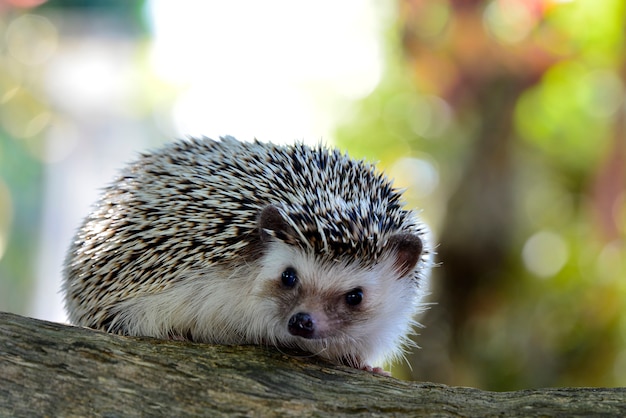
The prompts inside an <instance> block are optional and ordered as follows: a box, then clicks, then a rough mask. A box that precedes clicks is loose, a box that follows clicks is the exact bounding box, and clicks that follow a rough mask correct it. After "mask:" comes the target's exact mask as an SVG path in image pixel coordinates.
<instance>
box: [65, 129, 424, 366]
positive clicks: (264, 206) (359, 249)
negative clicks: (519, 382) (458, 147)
mask: <svg viewBox="0 0 626 418" xmlns="http://www.w3.org/2000/svg"><path fill="white" fill-rule="evenodd" d="M220 139H221V140H220V141H214V140H211V139H208V138H202V139H193V138H192V139H189V140H186V141H179V142H175V143H172V144H170V145H168V146H166V147H164V148H163V149H161V150H159V151H156V152H153V153H146V154H142V155H141V157H140V158H139V159H138V160H137V161H136V162H134V163H133V164H130V165H129V166H128V167H126V169H125V170H123V171H122V173H121V175H120V176H119V177H118V178H117V179H116V180H115V181H114V182H113V184H112V185H110V186H109V187H108V188H106V189H105V190H104V193H103V195H102V196H101V198H100V200H99V201H98V202H97V204H96V206H95V208H94V211H93V213H91V214H90V215H89V216H88V217H87V218H86V219H85V221H84V222H83V224H82V226H81V227H80V229H79V231H78V233H77V235H76V237H75V239H74V242H73V244H72V245H71V247H70V250H69V254H68V257H67V260H66V265H65V280H64V285H63V287H64V291H65V293H66V307H67V310H68V312H69V317H70V320H71V321H72V322H73V323H75V324H77V325H81V326H87V327H91V328H97V329H102V330H105V331H108V332H114V333H118V334H123V335H136V336H152V337H157V338H174V339H186V340H191V341H198V342H206V343H217V344H265V345H272V346H276V347H293V348H299V349H301V350H304V351H306V352H309V353H312V354H315V355H319V356H320V357H323V358H326V359H328V360H331V361H333V362H335V363H342V364H346V365H350V366H352V367H357V368H362V369H366V370H372V371H374V372H378V373H385V372H384V371H383V370H382V369H381V368H380V367H372V365H374V364H378V363H379V362H383V361H389V360H393V359H394V358H396V357H398V356H399V355H401V354H402V350H403V348H404V347H405V346H406V345H407V344H408V343H409V338H408V335H409V334H410V332H411V330H412V328H413V327H414V326H415V325H416V322H415V321H414V316H415V315H416V314H417V313H419V312H421V311H422V310H423V308H424V304H423V303H422V302H421V300H422V298H423V296H424V295H425V293H426V287H427V276H428V272H429V270H430V267H431V258H432V257H431V251H430V249H429V247H428V240H427V236H426V235H427V233H426V229H425V226H423V225H422V224H421V223H420V221H419V219H418V217H417V215H416V214H415V212H413V211H410V210H405V209H402V203H401V194H400V193H399V192H398V191H396V190H395V189H394V188H393V187H392V184H391V182H390V181H388V180H387V179H386V178H385V177H384V176H383V175H382V174H379V173H377V172H376V171H375V169H374V167H373V166H371V165H369V164H367V163H364V162H363V161H354V160H352V159H350V158H348V157H347V156H346V155H343V154H341V153H340V152H338V151H336V150H329V149H326V148H324V147H322V146H319V147H316V148H310V147H308V146H305V145H302V144H298V145H294V146H278V145H273V144H265V143H261V142H254V143H243V142H239V141H237V140H236V139H234V138H232V137H224V138H220Z"/></svg>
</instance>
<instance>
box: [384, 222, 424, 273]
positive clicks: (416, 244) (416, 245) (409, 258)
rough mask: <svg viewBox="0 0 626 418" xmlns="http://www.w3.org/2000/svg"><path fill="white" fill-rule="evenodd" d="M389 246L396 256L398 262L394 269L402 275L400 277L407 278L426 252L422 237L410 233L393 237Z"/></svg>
mask: <svg viewBox="0 0 626 418" xmlns="http://www.w3.org/2000/svg"><path fill="white" fill-rule="evenodd" d="M389 246H390V247H391V248H392V249H393V250H392V251H393V252H394V254H395V257H396V262H395V264H394V267H395V268H396V270H397V271H398V273H399V274H400V277H404V276H406V275H407V274H408V273H409V272H410V271H411V270H413V269H414V268H415V265H416V264H417V262H418V260H419V258H420V256H421V255H422V251H423V250H424V243H423V242H422V240H421V239H420V237H418V236H417V235H415V234H410V233H401V234H395V235H393V236H392V237H391V238H389Z"/></svg>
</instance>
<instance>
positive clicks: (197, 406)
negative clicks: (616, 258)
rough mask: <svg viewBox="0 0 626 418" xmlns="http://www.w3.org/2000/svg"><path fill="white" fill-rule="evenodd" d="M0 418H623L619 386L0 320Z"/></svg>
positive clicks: (624, 411)
mask: <svg viewBox="0 0 626 418" xmlns="http://www.w3.org/2000/svg"><path fill="white" fill-rule="evenodd" d="M0 370H2V377H1V378H0V394H1V396H0V416H11V417H37V416H126V417H133V416H145V415H148V416H189V415H204V416H277V415H280V416H299V417H303V416H330V415H332V416H345V415H350V416H372V415H383V414H384V415H385V416H402V415H412V416H413V415H420V416H439V417H441V416H455V417H458V416H480V417H488V416H509V417H515V416H528V415H533V416H540V415H541V416H568V417H572V416H591V415H604V416H624V415H625V414H626V404H625V403H624V402H623V400H624V398H625V396H626V389H583V388H574V389H545V390H528V391H521V392H508V393H494V392H484V391H480V390H477V389H470V388H452V387H447V386H444V385H436V384H430V383H410V382H404V381H400V380H396V379H392V378H386V377H382V376H378V375H373V374H371V373H368V372H363V371H359V370H355V369H350V368H345V367H333V366H331V365H329V364H327V363H322V362H320V361H317V360H313V359H296V358H294V357H290V356H287V355H285V354H282V353H280V352H278V351H277V350H272V349H266V348H261V347H256V346H211V345H206V344H194V343H186V342H175V341H161V340H154V339H148V338H125V337H120V336H116V335H111V334H106V333H102V332H98V331H93V330H88V329H83V328H75V327H68V326H64V325H60V324H54V323H49V322H44V321H38V320H34V319H29V318H24V317H20V316H17V315H13V314H6V313H0Z"/></svg>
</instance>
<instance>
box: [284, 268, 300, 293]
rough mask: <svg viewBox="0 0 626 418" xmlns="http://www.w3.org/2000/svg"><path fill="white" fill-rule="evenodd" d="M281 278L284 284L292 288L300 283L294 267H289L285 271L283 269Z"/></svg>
mask: <svg viewBox="0 0 626 418" xmlns="http://www.w3.org/2000/svg"><path fill="white" fill-rule="evenodd" d="M280 280H281V281H282V282H283V286H285V287H289V288H292V287H294V286H295V285H296V283H298V274H297V273H296V270H295V269H294V268H293V267H287V268H286V269H285V271H283V274H282V276H281V277H280Z"/></svg>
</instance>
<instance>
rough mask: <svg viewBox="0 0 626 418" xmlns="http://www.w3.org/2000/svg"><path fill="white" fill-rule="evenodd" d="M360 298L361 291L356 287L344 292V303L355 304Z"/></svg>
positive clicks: (361, 295)
mask: <svg viewBox="0 0 626 418" xmlns="http://www.w3.org/2000/svg"><path fill="white" fill-rule="evenodd" d="M362 300H363V291H362V290H361V289H360V288H358V287H357V288H356V289H352V290H351V291H349V292H348V293H346V303H347V304H348V305H350V306H357V305H358V304H359V303H361V301H362Z"/></svg>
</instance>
